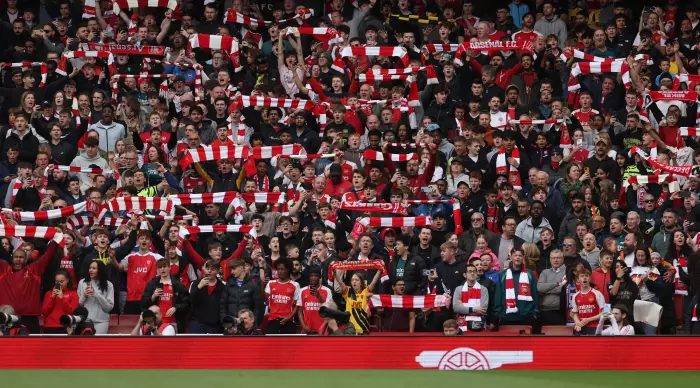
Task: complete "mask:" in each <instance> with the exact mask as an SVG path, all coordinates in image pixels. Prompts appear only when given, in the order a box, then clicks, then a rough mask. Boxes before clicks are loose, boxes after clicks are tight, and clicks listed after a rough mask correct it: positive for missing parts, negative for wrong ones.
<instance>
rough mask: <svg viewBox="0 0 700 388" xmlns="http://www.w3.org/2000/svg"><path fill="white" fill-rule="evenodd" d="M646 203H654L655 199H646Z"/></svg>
mask: <svg viewBox="0 0 700 388" xmlns="http://www.w3.org/2000/svg"><path fill="white" fill-rule="evenodd" d="M644 203H654V200H653V199H645V200H644Z"/></svg>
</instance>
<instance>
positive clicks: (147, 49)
mask: <svg viewBox="0 0 700 388" xmlns="http://www.w3.org/2000/svg"><path fill="white" fill-rule="evenodd" d="M78 48H79V49H80V50H82V51H108V52H110V53H112V54H115V55H118V54H125V55H157V56H161V57H162V56H164V55H165V54H166V47H165V46H148V45H141V46H139V45H133V44H119V43H95V42H87V43H81V44H80V45H78Z"/></svg>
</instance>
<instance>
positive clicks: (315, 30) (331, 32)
mask: <svg viewBox="0 0 700 388" xmlns="http://www.w3.org/2000/svg"><path fill="white" fill-rule="evenodd" d="M297 30H298V31H299V34H301V35H313V37H314V38H315V39H317V40H319V41H321V42H323V43H325V44H326V45H329V44H340V43H343V38H342V37H341V36H340V34H339V33H338V31H336V29H335V28H330V27H298V28H297ZM292 34H294V28H293V27H289V28H287V31H286V33H285V35H292Z"/></svg>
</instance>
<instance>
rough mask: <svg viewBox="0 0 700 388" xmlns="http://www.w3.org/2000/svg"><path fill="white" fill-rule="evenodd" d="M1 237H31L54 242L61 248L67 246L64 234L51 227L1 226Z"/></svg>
mask: <svg viewBox="0 0 700 388" xmlns="http://www.w3.org/2000/svg"><path fill="white" fill-rule="evenodd" d="M0 236H5V237H29V238H41V239H45V240H52V241H54V242H55V243H56V244H58V245H59V246H61V247H64V246H65V241H64V240H63V233H61V232H60V231H59V230H58V229H56V228H53V227H49V226H26V225H8V224H4V225H0Z"/></svg>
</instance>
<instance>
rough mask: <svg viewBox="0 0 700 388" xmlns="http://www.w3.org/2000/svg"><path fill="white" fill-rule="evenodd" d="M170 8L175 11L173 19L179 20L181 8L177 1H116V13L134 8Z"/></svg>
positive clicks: (114, 7)
mask: <svg viewBox="0 0 700 388" xmlns="http://www.w3.org/2000/svg"><path fill="white" fill-rule="evenodd" d="M160 7H162V8H168V9H170V10H171V11H173V19H179V18H180V16H179V13H180V7H179V6H178V1H177V0H114V6H113V8H112V9H113V10H114V13H115V14H117V15H119V12H121V11H122V9H132V8H160Z"/></svg>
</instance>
